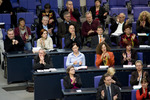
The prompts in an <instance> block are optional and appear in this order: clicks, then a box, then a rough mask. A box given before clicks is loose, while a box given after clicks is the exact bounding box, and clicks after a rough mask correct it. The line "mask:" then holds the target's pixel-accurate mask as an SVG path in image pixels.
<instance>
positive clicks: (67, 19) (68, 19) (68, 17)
mask: <svg viewBox="0 0 150 100" xmlns="http://www.w3.org/2000/svg"><path fill="white" fill-rule="evenodd" d="M64 19H65V21H66V22H69V21H70V14H67V15H64Z"/></svg>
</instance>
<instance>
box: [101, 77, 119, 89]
mask: <svg viewBox="0 0 150 100" xmlns="http://www.w3.org/2000/svg"><path fill="white" fill-rule="evenodd" d="M112 79H113V80H115V81H116V84H115V85H117V86H119V87H121V83H120V82H119V80H118V78H117V77H116V76H113V77H112ZM103 84H104V76H102V78H101V79H100V82H99V84H98V86H101V85H103Z"/></svg>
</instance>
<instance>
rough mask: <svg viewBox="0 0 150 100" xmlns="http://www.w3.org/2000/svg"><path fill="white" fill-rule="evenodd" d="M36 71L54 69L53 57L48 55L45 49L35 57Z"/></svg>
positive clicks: (34, 66)
mask: <svg viewBox="0 0 150 100" xmlns="http://www.w3.org/2000/svg"><path fill="white" fill-rule="evenodd" d="M33 68H34V70H35V71H36V70H43V69H49V68H53V63H52V60H51V57H50V56H49V55H47V54H46V52H45V50H44V49H40V50H39V54H38V55H37V56H35V57H34V65H33Z"/></svg>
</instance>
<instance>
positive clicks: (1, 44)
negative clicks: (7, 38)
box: [0, 28, 5, 66]
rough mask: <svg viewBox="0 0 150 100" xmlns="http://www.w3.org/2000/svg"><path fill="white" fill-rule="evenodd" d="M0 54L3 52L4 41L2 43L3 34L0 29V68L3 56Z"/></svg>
mask: <svg viewBox="0 0 150 100" xmlns="http://www.w3.org/2000/svg"><path fill="white" fill-rule="evenodd" d="M2 52H5V50H4V41H3V33H2V29H1V28H0V57H1V61H0V63H1V66H2V62H3V54H2Z"/></svg>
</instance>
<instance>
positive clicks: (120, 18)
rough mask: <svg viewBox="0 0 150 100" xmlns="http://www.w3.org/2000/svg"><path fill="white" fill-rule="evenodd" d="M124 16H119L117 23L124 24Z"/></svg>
mask: <svg viewBox="0 0 150 100" xmlns="http://www.w3.org/2000/svg"><path fill="white" fill-rule="evenodd" d="M124 20H125V16H124V15H123V14H120V15H119V22H124Z"/></svg>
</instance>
